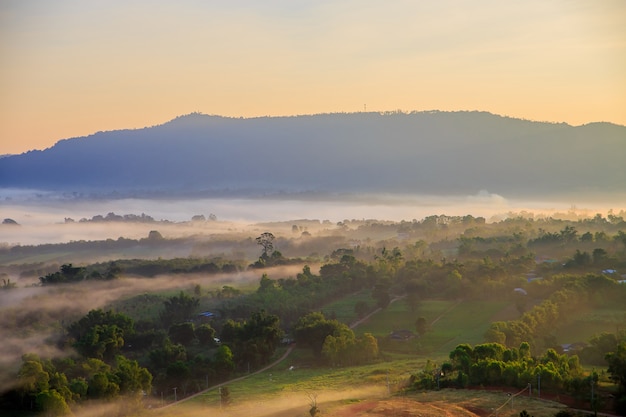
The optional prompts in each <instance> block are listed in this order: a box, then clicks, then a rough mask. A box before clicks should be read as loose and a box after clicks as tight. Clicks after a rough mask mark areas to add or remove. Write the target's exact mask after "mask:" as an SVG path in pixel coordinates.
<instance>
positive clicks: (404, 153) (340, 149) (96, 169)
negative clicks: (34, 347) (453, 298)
mask: <svg viewBox="0 0 626 417" xmlns="http://www.w3.org/2000/svg"><path fill="white" fill-rule="evenodd" d="M625 150H626V127H624V126H618V125H613V124H610V123H592V124H588V125H583V126H577V127H574V126H570V125H567V124H564V123H561V124H556V123H545V122H533V121H527V120H520V119H514V118H509V117H502V116H497V115H494V114H490V113H485V112H438V111H433V112H414V113H402V112H388V113H349V114H319V115H309V116H293V117H259V118H228V117H220V116H209V115H203V114H198V113H193V114H189V115H185V116H181V117H178V118H176V119H174V120H171V121H169V122H167V123H165V124H162V125H159V126H153V127H146V128H143V129H136V130H118V131H110V132H98V133H95V134H93V135H90V136H86V137H79V138H72V139H65V140H61V141H59V142H57V143H56V144H55V145H54V146H53V147H51V148H48V149H46V150H43V151H30V152H26V153H23V154H21V155H12V156H7V157H4V158H0V187H3V188H28V189H40V190H52V191H62V192H68V191H74V192H76V191H80V192H84V191H91V192H119V193H129V192H133V193H162V194H168V193H176V194H181V193H192V194H193V193H200V194H204V195H208V194H220V193H231V194H241V195H249V194H259V193H260V194H263V193H304V192H324V193H326V192H327V193H356V194H358V193H417V194H439V195H456V194H475V193H477V192H479V191H480V190H488V191H489V192H491V193H496V194H500V195H505V196H510V197H528V196H537V197H541V196H564V195H576V194H579V193H594V194H598V195H611V194H614V193H623V192H624V188H625V184H626V164H625V163H624V155H625V154H626V153H625Z"/></svg>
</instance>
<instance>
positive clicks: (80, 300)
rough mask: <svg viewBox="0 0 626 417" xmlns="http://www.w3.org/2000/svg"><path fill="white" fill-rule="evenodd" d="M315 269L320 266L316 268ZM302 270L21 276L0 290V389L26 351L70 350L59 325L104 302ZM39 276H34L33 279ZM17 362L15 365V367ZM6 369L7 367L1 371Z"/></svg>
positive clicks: (47, 354) (251, 280)
mask: <svg viewBox="0 0 626 417" xmlns="http://www.w3.org/2000/svg"><path fill="white" fill-rule="evenodd" d="M312 269H313V272H317V271H316V270H315V269H314V268H312ZM299 272H302V265H298V266H296V265H293V266H288V267H276V268H267V269H264V270H263V271H262V272H261V271H258V270H248V271H243V272H238V273H233V274H215V275H207V274H197V275H196V274H183V275H161V276H157V277H154V278H133V277H127V276H122V277H121V279H118V280H115V281H89V282H80V283H75V284H72V285H61V286H53V285H51V286H44V287H39V286H28V285H29V282H28V281H19V286H18V288H15V289H13V290H11V291H0V338H1V339H2V340H3V348H2V352H1V353H0V391H1V390H2V389H3V388H6V387H7V386H9V385H8V384H10V383H11V381H12V382H15V381H14V377H13V376H12V374H14V372H15V371H16V370H17V368H16V367H18V366H19V365H20V364H21V359H20V358H21V356H22V355H23V354H25V353H36V354H39V355H40V356H42V357H47V358H53V357H61V356H65V355H69V354H71V352H70V351H62V350H60V349H57V348H56V347H55V343H54V342H55V340H57V339H58V337H59V336H60V334H62V328H61V326H67V325H69V324H70V323H72V322H74V321H76V320H79V319H80V318H81V317H83V316H84V315H85V314H86V313H87V312H89V311H90V310H93V309H98V308H105V307H107V306H108V305H110V304H111V303H112V302H114V301H116V300H123V299H126V298H130V297H132V296H135V295H139V294H144V293H158V292H162V291H167V290H173V289H175V290H179V289H180V290H185V291H189V292H192V291H193V289H194V287H195V286H196V285H201V286H202V288H203V289H205V290H206V289H209V288H218V287H221V286H223V285H231V284H238V285H239V284H247V283H254V282H258V281H259V279H260V278H261V274H262V273H267V274H268V275H270V276H272V277H276V278H278V277H290V276H295V275H296V274H297V273H299ZM35 282H36V280H31V283H35ZM13 368H15V369H13ZM3 369H9V371H8V372H3V371H2V370H3Z"/></svg>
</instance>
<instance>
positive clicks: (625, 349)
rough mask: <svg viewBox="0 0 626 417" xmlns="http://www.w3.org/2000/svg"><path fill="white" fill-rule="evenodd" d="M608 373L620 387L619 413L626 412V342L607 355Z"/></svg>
mask: <svg viewBox="0 0 626 417" xmlns="http://www.w3.org/2000/svg"><path fill="white" fill-rule="evenodd" d="M606 361H607V362H608V363H609V369H608V372H609V374H610V375H611V379H612V380H613V381H615V383H616V384H617V386H618V402H617V403H618V404H617V405H618V407H619V408H620V409H619V410H618V411H626V342H621V343H619V344H618V345H617V348H616V349H615V351H614V352H610V353H608V354H607V355H606Z"/></svg>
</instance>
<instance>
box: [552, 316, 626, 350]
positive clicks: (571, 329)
mask: <svg viewBox="0 0 626 417" xmlns="http://www.w3.org/2000/svg"><path fill="white" fill-rule="evenodd" d="M623 330H626V309H625V308H621V309H619V308H605V309H594V310H584V311H580V312H579V313H578V314H577V315H576V316H575V317H572V318H571V321H570V322H569V323H567V324H565V325H563V326H559V327H558V328H557V329H556V330H555V336H556V338H557V341H558V342H559V343H575V342H586V341H588V340H589V339H590V338H591V337H592V336H594V335H598V334H600V333H602V332H607V333H618V332H619V331H623Z"/></svg>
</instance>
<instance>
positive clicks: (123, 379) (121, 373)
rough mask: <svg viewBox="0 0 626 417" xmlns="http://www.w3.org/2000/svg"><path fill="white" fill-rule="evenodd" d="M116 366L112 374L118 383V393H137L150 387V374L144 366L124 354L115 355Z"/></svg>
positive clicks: (148, 390) (147, 390)
mask: <svg viewBox="0 0 626 417" xmlns="http://www.w3.org/2000/svg"><path fill="white" fill-rule="evenodd" d="M116 361H117V368H116V369H115V372H114V375H115V376H116V377H117V381H118V383H119V388H120V394H128V395H139V394H141V393H142V392H150V391H151V389H152V375H151V374H150V372H148V370H147V369H146V368H142V367H141V366H139V363H137V361H134V360H130V359H126V358H125V357H124V356H121V355H118V356H117V357H116Z"/></svg>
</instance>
